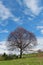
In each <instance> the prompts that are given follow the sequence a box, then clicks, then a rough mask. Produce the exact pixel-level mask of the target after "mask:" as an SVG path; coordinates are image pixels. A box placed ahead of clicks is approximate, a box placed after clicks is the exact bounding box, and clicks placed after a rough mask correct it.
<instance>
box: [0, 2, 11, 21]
mask: <svg viewBox="0 0 43 65" xmlns="http://www.w3.org/2000/svg"><path fill="white" fill-rule="evenodd" d="M10 16H11V13H10V11H9V9H8V8H6V7H5V6H4V5H3V3H2V2H1V1H0V18H1V19H2V20H5V19H7V18H9V17H10Z"/></svg>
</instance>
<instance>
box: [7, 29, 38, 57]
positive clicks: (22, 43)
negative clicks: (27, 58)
mask: <svg viewBox="0 0 43 65" xmlns="http://www.w3.org/2000/svg"><path fill="white" fill-rule="evenodd" d="M7 42H8V43H7V47H8V50H14V49H16V48H17V49H19V50H20V58H21V57H22V53H23V51H25V50H26V49H27V48H28V49H29V48H32V47H33V46H35V45H36V44H37V40H36V37H35V35H34V34H33V33H31V32H29V31H27V30H25V29H24V28H17V29H16V30H15V31H14V32H11V33H10V35H9V37H8V40H7Z"/></svg>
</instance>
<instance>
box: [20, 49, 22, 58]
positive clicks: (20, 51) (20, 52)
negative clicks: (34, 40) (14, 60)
mask: <svg viewBox="0 0 43 65" xmlns="http://www.w3.org/2000/svg"><path fill="white" fill-rule="evenodd" d="M20 58H22V49H20Z"/></svg>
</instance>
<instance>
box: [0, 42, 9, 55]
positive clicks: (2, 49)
mask: <svg viewBox="0 0 43 65" xmlns="http://www.w3.org/2000/svg"><path fill="white" fill-rule="evenodd" d="M5 43H6V41H1V42H0V54H3V53H4V52H5V53H8V51H7V49H6V46H5Z"/></svg>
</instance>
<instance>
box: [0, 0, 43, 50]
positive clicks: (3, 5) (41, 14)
mask: <svg viewBox="0 0 43 65" xmlns="http://www.w3.org/2000/svg"><path fill="white" fill-rule="evenodd" d="M17 27H23V28H25V29H26V30H28V31H30V32H33V33H34V34H35V36H36V38H37V40H38V46H37V49H39V48H40V49H43V0H0V50H3V49H4V48H5V49H6V47H5V42H6V40H7V38H8V36H9V34H10V32H12V31H14V30H15V29H16V28H17ZM3 44H4V47H3ZM1 45H2V48H1ZM5 49H4V50H5Z"/></svg>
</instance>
